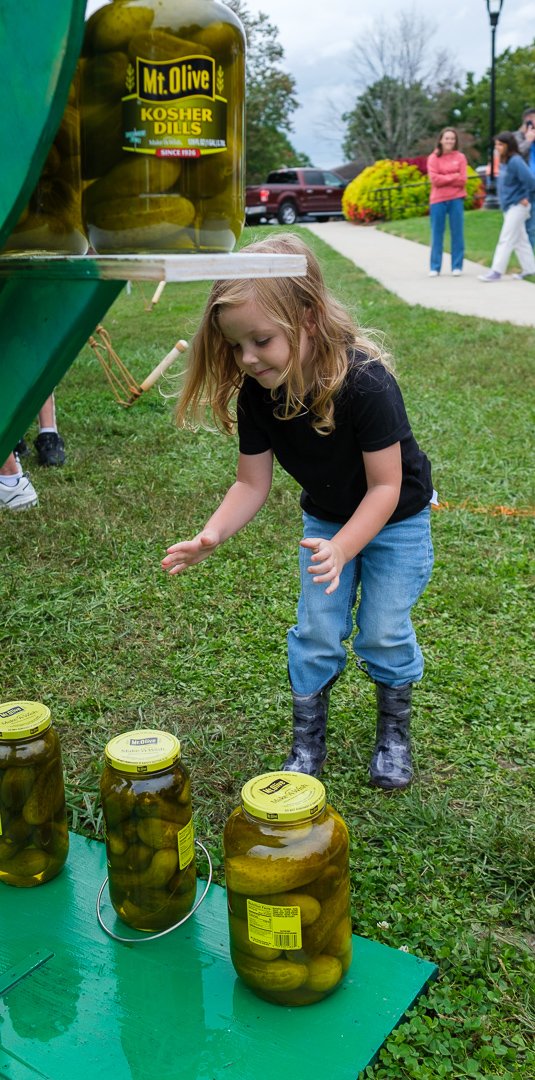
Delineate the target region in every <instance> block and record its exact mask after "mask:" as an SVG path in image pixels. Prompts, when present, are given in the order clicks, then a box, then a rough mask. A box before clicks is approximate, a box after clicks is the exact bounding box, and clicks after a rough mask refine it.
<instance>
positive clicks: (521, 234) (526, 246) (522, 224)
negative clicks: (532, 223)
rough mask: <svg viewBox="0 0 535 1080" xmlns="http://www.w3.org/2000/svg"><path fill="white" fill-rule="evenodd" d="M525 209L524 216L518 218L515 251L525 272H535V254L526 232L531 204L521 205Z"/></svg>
mask: <svg viewBox="0 0 535 1080" xmlns="http://www.w3.org/2000/svg"><path fill="white" fill-rule="evenodd" d="M520 209H521V210H523V212H524V213H523V220H522V216H521V215H519V218H518V235H517V239H516V243H515V244H514V247H513V251H514V253H515V255H516V257H517V259H518V261H519V263H520V266H521V268H522V273H523V274H535V255H534V254H533V248H532V246H531V244H530V242H529V240H528V234H527V232H526V228H527V225H528V223H529V217H528V213H529V211H530V207H529V206H521V207H520Z"/></svg>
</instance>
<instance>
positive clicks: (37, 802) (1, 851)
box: [0, 701, 69, 888]
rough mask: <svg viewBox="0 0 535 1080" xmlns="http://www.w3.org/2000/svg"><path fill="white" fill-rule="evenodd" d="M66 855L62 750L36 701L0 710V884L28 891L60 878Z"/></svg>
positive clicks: (46, 713) (14, 703) (47, 716)
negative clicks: (27, 889) (57, 877)
mask: <svg viewBox="0 0 535 1080" xmlns="http://www.w3.org/2000/svg"><path fill="white" fill-rule="evenodd" d="M68 850H69V833H68V828H67V814H66V809H65V789H64V785H63V767H62V762H61V749H60V744H59V738H58V735H57V732H56V731H55V730H54V728H53V726H52V719H51V715H50V710H49V709H48V708H47V706H46V705H43V704H41V702H38V701H8V702H4V703H3V704H1V705H0V881H3V882H5V884H6V885H18V886H19V887H22V888H28V887H30V886H32V885H42V884H44V882H45V881H50V879H51V878H53V877H55V876H56V874H59V872H60V870H61V868H62V866H63V865H64V863H65V859H66V858H67V852H68Z"/></svg>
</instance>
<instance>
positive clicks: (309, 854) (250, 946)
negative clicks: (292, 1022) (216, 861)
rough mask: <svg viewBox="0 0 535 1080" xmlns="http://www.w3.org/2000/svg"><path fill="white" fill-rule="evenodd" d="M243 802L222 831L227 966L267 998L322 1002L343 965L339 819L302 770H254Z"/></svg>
mask: <svg viewBox="0 0 535 1080" xmlns="http://www.w3.org/2000/svg"><path fill="white" fill-rule="evenodd" d="M241 801H242V804H241V806H240V807H239V808H238V809H236V810H234V811H233V813H232V814H231V815H230V817H229V819H228V821H227V823H226V825H225V832H224V855H225V878H226V884H227V898H228V916H229V935H230V955H231V958H232V963H233V965H234V967H235V969H236V971H237V973H238V975H240V976H241V978H242V979H243V981H244V982H245V983H247V985H248V986H249V987H250V988H251V989H252V990H254V991H255V993H256V994H258V995H259V996H260V997H262V998H266V999H267V1001H273V1002H276V1003H278V1004H280V1005H310V1004H312V1003H313V1002H316V1001H321V1000H322V998H324V997H326V996H327V995H328V994H331V993H332V992H333V990H335V989H336V987H337V986H339V984H340V982H341V981H342V978H343V976H344V974H345V972H346V971H347V970H348V968H349V966H350V964H351V952H352V936H351V914H350V893H349V855H348V852H349V837H348V832H347V828H346V825H345V823H344V821H343V819H342V818H341V817H340V815H339V814H337V813H336V810H333V808H332V806H328V805H326V802H325V788H324V787H323V784H322V783H321V782H320V781H319V780H317V779H315V777H312V776H305V775H304V774H302V773H292V772H277V773H264V774H263V775H262V776H257V777H255V778H254V779H253V780H250V781H249V782H248V783H247V784H245V786H244V787H243V789H242V793H241Z"/></svg>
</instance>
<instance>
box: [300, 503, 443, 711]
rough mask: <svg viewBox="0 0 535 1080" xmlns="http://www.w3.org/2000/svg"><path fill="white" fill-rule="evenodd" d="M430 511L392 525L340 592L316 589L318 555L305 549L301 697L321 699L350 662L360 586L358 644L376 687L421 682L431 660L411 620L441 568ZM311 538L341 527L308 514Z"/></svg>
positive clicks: (344, 578) (350, 570)
mask: <svg viewBox="0 0 535 1080" xmlns="http://www.w3.org/2000/svg"><path fill="white" fill-rule="evenodd" d="M430 517H431V514H430V508H429V507H426V508H425V509H424V510H421V511H420V513H419V514H415V515H414V516H413V517H410V518H406V520H405V521H400V522H397V523H396V524H394V525H385V526H384V528H383V529H381V531H380V532H379V533H378V534H377V536H375V537H374V538H373V540H370V542H369V544H366V547H365V548H363V550H362V551H361V552H360V553H359V554H358V555H357V556H356V558H354V559H352V560H351V562H348V563H346V565H345V566H344V569H343V571H342V573H341V575H340V584H339V586H338V588H337V589H336V590H335V592H333V593H331V594H330V596H326V594H325V589H326V587H327V586H326V585H325V584H322V585H320V584H316V585H315V584H314V583H313V581H312V577H313V575H312V574H309V573H307V568H308V567H309V566H310V565H311V562H310V559H311V556H312V554H313V552H312V551H310V550H309V549H308V548H301V549H300V555H299V561H300V570H301V596H300V598H299V604H298V608H297V625H296V626H293V627H292V629H291V630H289V631H288V670H289V674H290V682H291V685H292V689H293V690H294V691H295V692H296V693H297V694H315V693H318V692H319V691H320V690H322V689H323V687H324V686H326V685H327V683H328V682H330V680H331V679H333V678H334V677H335V676H336V675H339V674H340V672H341V671H343V669H344V667H345V665H346V663H347V651H346V649H345V646H344V641H346V640H347V639H348V638H349V636H350V634H351V632H352V630H353V608H354V606H355V603H356V598H357V590H358V587H359V585H360V599H359V603H358V607H357V609H356V615H355V622H356V626H357V628H358V633H357V635H356V637H355V638H354V640H353V650H354V652H355V654H356V656H357V661H361V662H363V663H364V664H365V665H366V669H367V671H368V674H369V675H370V676H371V678H372V679H373V680H374V682H381V683H384V684H385V685H386V686H404V685H405V684H406V683H410V682H418V680H419V679H421V677H422V675H423V669H424V662H423V657H422V653H421V650H420V647H419V645H418V642H417V641H416V635H415V632H414V628H413V625H412V622H411V617H410V613H411V608H412V607H413V605H414V604H415V603H416V601H417V599H418V597H419V596H421V594H422V592H423V590H424V589H425V586H426V585H427V582H428V581H429V578H430V576H431V570H432V567H433V545H432V542H431V522H430ZM303 524H304V536H305V537H311V536H321V537H323V538H325V539H329V540H330V539H332V537H333V536H334V535H335V533H337V532H338V530H339V529H340V525H339V524H336V523H335V522H332V521H320V520H319V519H318V518H315V517H312V516H311V515H310V514H303Z"/></svg>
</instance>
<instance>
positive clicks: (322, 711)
mask: <svg viewBox="0 0 535 1080" xmlns="http://www.w3.org/2000/svg"><path fill="white" fill-rule="evenodd" d="M303 524H304V536H305V537H310V536H321V537H326V538H330V537H332V536H334V534H335V533H336V532H338V530H339V528H340V525H339V524H336V523H334V522H327V521H320V520H319V519H318V518H314V517H311V516H310V515H309V514H303ZM312 554H313V553H312V552H311V551H309V550H308V549H306V548H300V552H299V564H300V572H301V595H300V597H299V603H298V608H297V625H296V626H293V627H292V628H291V629H290V630H289V632H288V674H289V677H290V685H291V691H292V702H293V745H292V750H291V752H290V754H289V756H288V757H287V759H286V761H285V762H284V765H283V766H282V768H283V769H286V770H287V769H291V770H292V771H295V772H305V773H308V774H311V775H315V776H318V775H319V774H320V772H321V770H322V768H323V765H324V762H325V758H326V754H327V751H326V743H325V737H326V727H327V719H328V708H329V696H330V690H331V686H332V684H333V683H334V682H335V681H336V679H337V677H338V675H339V674H340V672H341V671H342V670H343V669H344V667H345V665H346V663H347V652H346V650H345V648H344V645H343V642H344V640H345V639H346V638H348V637H349V635H350V633H351V630H352V627H353V621H352V609H353V605H354V603H355V591H356V561H355V559H353V560H352V561H351V562H350V563H348V564H347V566H345V567H344V569H343V571H342V574H341V575H340V585H339V587H338V589H337V590H336V591H335V592H334V593H331V595H330V596H326V594H325V588H326V586H325V585H317V584H316V585H315V584H314V583H313V581H312V574H309V573H308V572H307V571H308V567H309V566H310V565H311V563H310V560H311V556H312Z"/></svg>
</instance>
